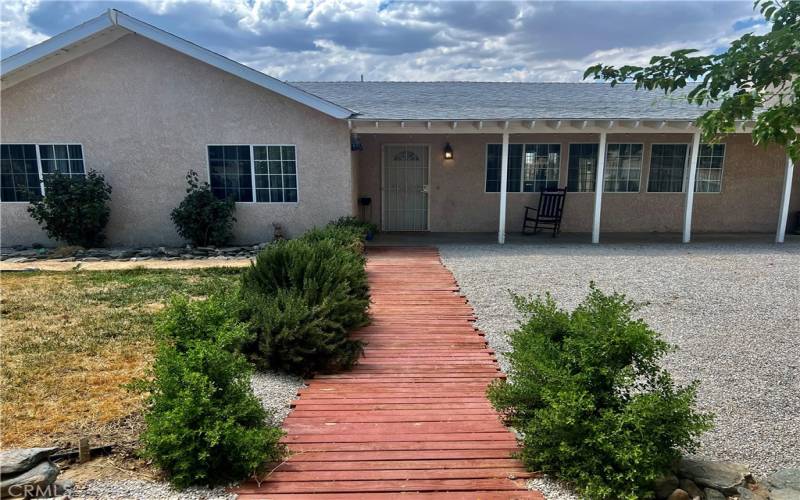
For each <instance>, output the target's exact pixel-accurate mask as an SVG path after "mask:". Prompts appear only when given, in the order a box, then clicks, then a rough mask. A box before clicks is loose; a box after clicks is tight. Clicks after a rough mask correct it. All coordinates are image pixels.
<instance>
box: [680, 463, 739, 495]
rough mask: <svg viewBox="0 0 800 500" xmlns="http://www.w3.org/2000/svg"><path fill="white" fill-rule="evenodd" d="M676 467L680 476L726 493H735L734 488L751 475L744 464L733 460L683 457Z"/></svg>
mask: <svg viewBox="0 0 800 500" xmlns="http://www.w3.org/2000/svg"><path fill="white" fill-rule="evenodd" d="M678 469H679V471H680V475H681V476H682V477H685V478H687V479H691V480H692V481H694V482H695V484H697V485H699V486H703V487H708V488H713V489H715V490H719V491H721V492H722V493H725V494H726V495H736V494H737V493H738V491H737V490H736V488H738V487H739V486H743V485H744V483H745V479H746V478H749V477H751V476H750V471H749V470H748V469H747V467H746V466H744V465H742V464H736V463H733V462H714V461H711V460H697V459H691V458H683V459H681V462H680V464H679V466H678Z"/></svg>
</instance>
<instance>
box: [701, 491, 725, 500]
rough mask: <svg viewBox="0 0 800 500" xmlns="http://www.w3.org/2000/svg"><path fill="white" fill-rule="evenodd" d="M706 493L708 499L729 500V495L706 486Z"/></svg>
mask: <svg viewBox="0 0 800 500" xmlns="http://www.w3.org/2000/svg"><path fill="white" fill-rule="evenodd" d="M703 493H705V495H706V500H727V497H726V496H725V495H723V494H722V493H720V492H719V491H717V490H714V489H711V488H706V489H704V490H703Z"/></svg>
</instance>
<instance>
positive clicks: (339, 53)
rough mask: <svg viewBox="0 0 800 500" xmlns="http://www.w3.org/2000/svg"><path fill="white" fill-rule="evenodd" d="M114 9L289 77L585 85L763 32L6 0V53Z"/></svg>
mask: <svg viewBox="0 0 800 500" xmlns="http://www.w3.org/2000/svg"><path fill="white" fill-rule="evenodd" d="M109 7H114V8H117V9H119V10H121V11H123V12H125V13H127V14H130V15H133V16H135V17H138V18H139V19H142V20H144V21H146V22H149V23H151V24H154V25H156V26H158V27H159V28H162V29H165V30H167V31H170V32H172V33H174V34H176V35H179V36H181V37H183V38H186V39H188V40H191V41H193V42H195V43H198V44H200V45H202V46H204V47H207V48H209V49H211V50H214V51H216V52H219V53H221V54H224V55H226V56H228V57H231V58H233V59H235V60H237V61H239V62H242V63H244V64H247V65H249V66H252V67H254V68H256V69H259V70H262V71H264V72H266V73H268V74H270V75H272V76H275V77H278V78H281V79H284V80H357V79H358V78H359V77H360V75H362V74H363V75H364V78H365V79H367V80H501V81H577V80H580V78H581V76H582V73H583V70H584V69H585V68H586V67H587V66H589V65H591V64H594V63H596V62H605V63H615V64H621V63H633V64H636V63H645V62H646V61H647V59H649V57H650V56H652V55H656V54H664V53H668V52H669V51H671V50H674V49H678V48H685V47H692V48H697V49H700V50H702V51H704V52H714V51H720V50H722V49H723V48H724V47H726V46H727V44H728V43H729V41H730V40H732V39H735V38H737V37H739V36H741V35H742V34H743V33H746V32H749V31H760V30H763V29H764V25H763V23H762V22H761V20H760V18H759V17H758V15H757V13H756V12H754V11H753V4H752V1H751V0H741V1H703V0H693V1H670V2H652V1H648V2H634V1H623V2H600V1H577V2H565V1H559V2H544V1H527V2H505V1H488V2H467V1H447V2H424V1H393V0H363V1H352V0H316V1H302V0H209V1H205V2H198V1H189V0H138V1H130V2H114V1H88V2H87V1H69V2H57V1H56V2H54V1H41V0H2V2H0V29H1V30H2V31H1V34H2V38H1V39H0V49H1V51H2V56H3V57H6V56H9V55H11V54H13V53H16V52H18V51H20V50H22V49H24V48H26V47H28V46H30V45H33V44H35V43H38V42H40V41H42V40H44V39H46V38H47V37H50V36H52V35H55V34H57V33H60V32H61V31H64V30H66V29H69V28H71V27H73V26H75V25H77V24H80V23H81V22H83V21H86V20H87V19H90V18H92V17H94V16H97V15H98V14H100V13H102V12H103V11H104V10H105V9H107V8H109Z"/></svg>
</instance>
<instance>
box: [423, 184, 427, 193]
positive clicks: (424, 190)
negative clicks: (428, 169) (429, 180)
mask: <svg viewBox="0 0 800 500" xmlns="http://www.w3.org/2000/svg"><path fill="white" fill-rule="evenodd" d="M422 192H423V193H427V192H428V185H427V184H423V185H422Z"/></svg>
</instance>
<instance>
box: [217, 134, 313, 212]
mask: <svg viewBox="0 0 800 500" xmlns="http://www.w3.org/2000/svg"><path fill="white" fill-rule="evenodd" d="M212 146H248V147H249V148H250V189H251V190H252V191H253V201H237V202H235V203H237V204H242V205H297V204H298V203H300V155H299V154H298V148H297V145H296V144H244V143H237V144H233V143H228V144H226V143H214V144H206V179H208V185H209V187H211V158H210V157H209V155H208V148H210V147H212ZM268 146H281V147H282V146H292V147H293V148H294V176H295V179H296V180H297V187H295V190H296V191H297V201H256V164H255V157H254V155H253V148H254V147H268ZM282 189H285V188H282Z"/></svg>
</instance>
